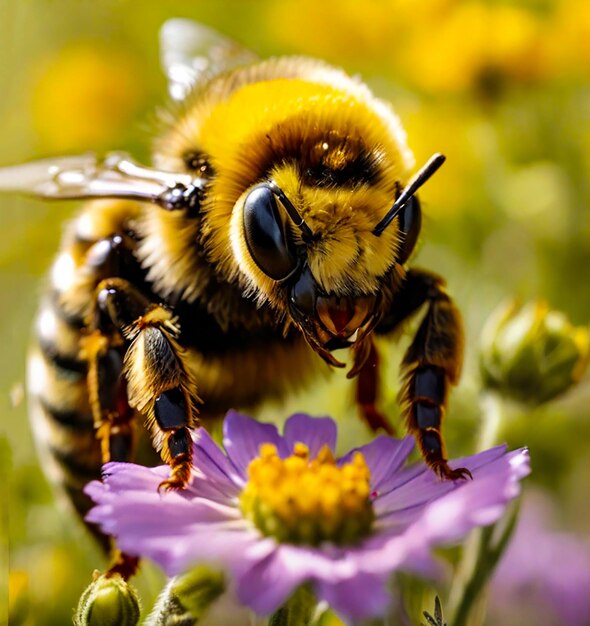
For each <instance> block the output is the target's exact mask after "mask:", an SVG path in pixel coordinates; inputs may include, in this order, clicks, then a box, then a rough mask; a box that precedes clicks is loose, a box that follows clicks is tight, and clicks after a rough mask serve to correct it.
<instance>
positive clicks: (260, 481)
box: [240, 443, 374, 545]
mask: <svg viewBox="0 0 590 626" xmlns="http://www.w3.org/2000/svg"><path fill="white" fill-rule="evenodd" d="M370 478H371V473H370V471H369V468H368V467H367V464H366V463H365V459H364V457H363V455H362V454H361V453H360V452H356V453H355V454H354V456H353V457H352V460H351V461H350V462H349V463H346V464H344V465H341V466H340V467H338V466H337V465H336V461H335V459H334V456H333V455H332V452H331V451H330V449H329V448H328V446H324V447H323V448H322V449H321V450H320V452H319V453H318V455H317V456H316V457H315V458H314V459H310V458H309V448H308V447H307V446H305V445H303V444H302V443H296V444H295V446H294V448H293V454H292V455H291V456H290V457H288V458H286V459H281V458H280V457H279V455H278V453H277V449H276V447H275V446H274V445H273V444H269V443H265V444H262V445H261V446H260V456H259V457H257V458H255V459H254V460H253V461H252V462H251V463H250V465H249V466H248V479H249V480H248V483H247V484H246V487H245V488H244V491H243V492H242V495H241V496H240V506H241V509H242V512H243V514H244V516H245V517H246V518H247V519H250V520H251V521H252V522H253V523H254V524H255V525H256V527H257V528H258V529H259V530H260V531H261V532H262V533H263V534H264V535H267V536H271V537H275V538H276V539H277V540H278V541H281V542H285V543H296V544H308V545H318V544H320V543H322V542H324V541H330V542H332V543H335V544H338V545H345V544H352V543H355V542H356V541H358V540H359V539H361V538H362V537H365V536H367V535H368V534H369V532H370V530H371V525H372V523H373V519H374V514H373V508H372V505H371V500H370V495H371V488H370V482H369V481H370Z"/></svg>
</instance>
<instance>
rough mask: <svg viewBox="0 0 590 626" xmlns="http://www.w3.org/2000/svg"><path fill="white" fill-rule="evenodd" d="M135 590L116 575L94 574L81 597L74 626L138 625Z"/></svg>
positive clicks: (138, 608) (137, 604) (137, 601)
mask: <svg viewBox="0 0 590 626" xmlns="http://www.w3.org/2000/svg"><path fill="white" fill-rule="evenodd" d="M139 613H140V605H139V598H138V596H137V591H135V589H134V588H133V587H132V586H131V585H129V584H128V583H127V582H125V580H123V578H122V577H121V576H120V575H119V574H114V575H113V576H107V575H106V574H100V575H96V576H95V578H94V580H93V581H92V582H91V583H90V585H89V586H88V587H87V588H86V591H84V593H83V594H82V596H81V598H80V602H79V603H78V609H77V610H76V615H75V617H74V624H75V625H76V626H135V625H136V624H138V623H139Z"/></svg>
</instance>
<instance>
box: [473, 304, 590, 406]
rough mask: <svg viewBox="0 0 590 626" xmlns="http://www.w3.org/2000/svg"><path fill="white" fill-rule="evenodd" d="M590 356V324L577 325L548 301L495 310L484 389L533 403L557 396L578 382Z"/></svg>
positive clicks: (487, 336) (486, 338) (485, 344)
mask: <svg viewBox="0 0 590 626" xmlns="http://www.w3.org/2000/svg"><path fill="white" fill-rule="evenodd" d="M589 354H590V337H589V332H588V328H586V327H574V326H573V325H572V324H571V323H570V321H569V320H568V319H567V317H566V316H565V315H564V314H563V313H559V312H557V311H551V310H550V309H549V307H548V306H547V305H546V304H545V303H544V302H530V303H527V304H525V305H520V304H517V303H516V302H512V303H510V304H505V305H502V306H500V307H498V309H496V310H495V311H494V312H493V313H492V315H491V316H490V318H489V319H488V321H487V323H486V325H485V327H484V330H483V332H482V341H481V354H480V364H481V372H482V378H483V384H484V387H486V388H488V389H494V390H496V391H498V392H499V393H501V394H503V395H506V396H509V397H511V398H513V399H515V400H518V401H521V402H525V403H528V404H533V405H538V404H542V403H543V402H547V401H549V400H552V399H553V398H555V397H556V396H558V395H560V394H562V393H564V392H565V391H567V390H568V389H569V388H570V387H572V386H573V385H575V384H576V383H577V382H578V381H579V380H580V378H581V377H582V375H583V374H584V372H585V370H586V368H587V366H588V359H589Z"/></svg>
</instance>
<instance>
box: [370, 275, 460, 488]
mask: <svg viewBox="0 0 590 626" xmlns="http://www.w3.org/2000/svg"><path fill="white" fill-rule="evenodd" d="M444 286H445V285H444V281H443V279H442V278H440V277H439V276H437V275H435V274H431V273H429V272H426V271H423V270H410V271H408V273H407V275H406V279H405V281H404V283H403V285H402V288H401V290H400V292H398V293H397V294H396V296H395V304H394V310H392V312H391V314H390V315H389V316H387V315H386V316H385V318H384V321H383V325H382V327H381V328H379V329H378V330H379V331H380V332H384V331H387V330H393V329H394V328H395V327H396V326H397V325H398V324H400V323H401V322H403V321H404V319H405V318H406V317H408V316H409V315H411V314H412V313H413V312H414V311H416V310H417V309H419V308H420V307H421V306H422V305H423V304H426V305H427V309H426V312H425V315H424V319H423V320H422V323H421V324H420V327H419V329H418V332H417V333H416V336H415V338H414V340H413V341H412V344H411V345H410V347H409V348H408V350H407V352H406V354H405V356H404V360H403V363H402V372H403V379H404V384H403V387H402V389H401V391H400V404H401V407H402V411H403V413H404V416H405V420H406V424H407V427H408V430H409V431H410V432H411V433H412V434H414V436H415V437H416V439H417V441H418V445H419V447H420V451H421V453H422V456H423V458H424V460H425V461H426V463H427V464H428V465H429V466H430V467H431V468H432V469H433V470H434V471H435V472H436V473H437V474H438V475H439V476H441V477H442V478H446V479H450V480H455V479H458V478H465V477H468V476H470V473H469V470H467V469H465V468H460V469H456V470H453V469H451V468H450V467H449V465H448V463H447V457H446V450H445V445H444V440H443V437H442V433H441V426H442V421H443V417H444V413H445V408H446V405H447V398H448V391H449V386H450V385H455V384H457V382H458V379H459V375H460V373H461V365H462V361H463V326H462V321H461V315H460V313H459V310H458V309H457V307H456V306H455V305H454V304H453V301H452V300H451V298H450V297H449V296H448V294H447V293H446V291H445V289H444Z"/></svg>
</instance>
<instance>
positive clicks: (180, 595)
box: [149, 565, 226, 626]
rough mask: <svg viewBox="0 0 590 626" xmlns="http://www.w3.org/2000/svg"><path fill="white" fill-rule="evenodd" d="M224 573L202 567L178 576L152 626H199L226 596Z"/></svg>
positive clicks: (160, 600) (165, 593) (152, 617)
mask: <svg viewBox="0 0 590 626" xmlns="http://www.w3.org/2000/svg"><path fill="white" fill-rule="evenodd" d="M225 588H226V584H225V577H224V575H223V573H222V572H220V571H217V570H213V569H210V568H209V567H206V566H204V565H203V566H199V567H195V568H194V569H192V570H191V571H190V572H187V573H186V574H182V575H181V576H176V577H174V578H173V579H172V580H171V581H170V583H169V584H168V585H167V586H166V588H165V589H164V591H163V592H162V594H161V595H160V597H159V598H158V601H157V603H156V606H155V608H154V610H153V611H152V614H151V615H150V619H149V624H150V626H172V625H174V624H186V625H187V626H188V625H189V624H197V623H198V622H199V621H200V620H201V618H202V617H203V616H204V615H205V614H206V613H207V611H208V610H209V609H210V608H211V607H212V605H213V604H214V603H215V601H216V600H218V599H219V598H220V597H221V595H222V594H223V593H224V591H225Z"/></svg>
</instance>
